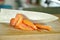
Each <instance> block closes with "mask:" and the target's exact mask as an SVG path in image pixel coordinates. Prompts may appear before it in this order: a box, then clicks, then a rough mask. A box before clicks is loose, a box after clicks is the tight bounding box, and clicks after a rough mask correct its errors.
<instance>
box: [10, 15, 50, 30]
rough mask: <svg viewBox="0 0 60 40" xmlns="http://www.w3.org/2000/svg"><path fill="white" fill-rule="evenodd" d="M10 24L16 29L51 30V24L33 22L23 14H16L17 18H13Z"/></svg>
mask: <svg viewBox="0 0 60 40" xmlns="http://www.w3.org/2000/svg"><path fill="white" fill-rule="evenodd" d="M10 25H11V26H12V27H14V28H16V29H20V30H24V31H33V30H47V31H50V30H51V27H50V26H46V25H43V24H40V23H33V22H32V21H31V20H29V19H28V18H26V17H25V16H24V15H22V14H16V16H15V18H11V20H10Z"/></svg>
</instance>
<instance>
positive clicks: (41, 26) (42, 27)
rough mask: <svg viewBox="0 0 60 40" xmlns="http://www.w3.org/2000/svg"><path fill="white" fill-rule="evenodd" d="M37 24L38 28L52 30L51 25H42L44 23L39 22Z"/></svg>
mask: <svg viewBox="0 0 60 40" xmlns="http://www.w3.org/2000/svg"><path fill="white" fill-rule="evenodd" d="M35 26H36V27H37V28H40V29H45V30H48V31H50V30H51V27H50V26H46V25H42V24H39V23H36V24H35Z"/></svg>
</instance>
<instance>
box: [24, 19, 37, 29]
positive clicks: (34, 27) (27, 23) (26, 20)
mask: <svg viewBox="0 0 60 40" xmlns="http://www.w3.org/2000/svg"><path fill="white" fill-rule="evenodd" d="M23 23H24V24H26V25H28V26H30V27H31V28H33V29H37V27H36V26H35V25H34V24H33V23H32V22H31V21H30V20H28V19H24V20H23Z"/></svg>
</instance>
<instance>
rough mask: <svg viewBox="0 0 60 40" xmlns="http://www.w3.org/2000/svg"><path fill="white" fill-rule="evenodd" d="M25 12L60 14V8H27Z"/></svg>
mask: <svg viewBox="0 0 60 40" xmlns="http://www.w3.org/2000/svg"><path fill="white" fill-rule="evenodd" d="M24 10H29V11H37V12H45V13H52V14H60V7H47V8H44V7H36V8H25V9H24Z"/></svg>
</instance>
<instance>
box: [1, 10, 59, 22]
mask: <svg viewBox="0 0 60 40" xmlns="http://www.w3.org/2000/svg"><path fill="white" fill-rule="evenodd" d="M17 13H20V14H23V15H25V16H27V18H29V19H30V20H32V21H33V22H35V23H36V22H37V23H46V22H51V21H55V20H57V19H58V17H56V16H54V15H51V14H47V13H42V12H32V11H23V10H10V9H1V13H0V22H6V23H9V22H10V19H11V18H13V17H15V15H16V14H17Z"/></svg>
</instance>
